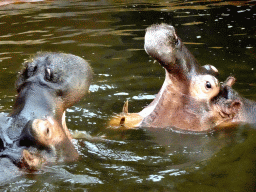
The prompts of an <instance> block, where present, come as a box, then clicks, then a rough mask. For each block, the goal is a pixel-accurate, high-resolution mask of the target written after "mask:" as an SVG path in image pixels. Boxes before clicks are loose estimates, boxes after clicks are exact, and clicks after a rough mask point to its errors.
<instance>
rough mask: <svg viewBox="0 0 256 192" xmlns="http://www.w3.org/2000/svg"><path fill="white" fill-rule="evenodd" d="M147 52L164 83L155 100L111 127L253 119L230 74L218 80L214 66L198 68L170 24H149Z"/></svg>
mask: <svg viewBox="0 0 256 192" xmlns="http://www.w3.org/2000/svg"><path fill="white" fill-rule="evenodd" d="M144 48H145V51H146V52H147V53H148V54H149V55H150V56H152V57H153V58H154V59H156V60H157V61H158V62H159V63H160V65H162V66H163V67H164V68H165V71H166V75H165V81H164V83H163V86H162V88H161V89H160V91H159V93H158V94H157V95H156V98H155V99H154V100H153V101H152V102H151V103H150V104H149V105H148V106H147V107H145V108H144V109H143V110H142V111H141V112H139V113H128V109H126V110H123V113H122V114H121V115H119V116H117V117H114V118H113V119H112V120H111V121H110V125H111V126H118V125H121V126H124V127H128V128H131V127H156V128H163V127H174V128H178V129H183V130H191V131H204V130H209V129H212V128H214V127H226V126H229V125H233V124H237V123H241V122H244V123H255V106H256V105H255V102H253V101H249V100H247V99H245V98H243V97H241V96H239V94H238V93H237V92H236V91H234V90H233V89H232V85H233V84H234V82H235V78H234V77H228V78H227V80H226V81H225V82H224V83H223V84H220V83H219V81H218V79H217V77H216V76H217V74H218V70H217V69H216V68H215V67H214V66H211V65H205V66H200V65H199V64H198V62H197V61H196V59H195V58H194V56H193V55H192V54H191V53H190V52H189V51H188V49H187V48H186V47H185V45H184V44H183V43H182V41H181V39H180V38H179V37H178V36H177V34H176V32H175V29H174V27H173V26H170V25H167V24H160V25H152V26H150V27H148V28H147V30H146V34H145V44H144Z"/></svg>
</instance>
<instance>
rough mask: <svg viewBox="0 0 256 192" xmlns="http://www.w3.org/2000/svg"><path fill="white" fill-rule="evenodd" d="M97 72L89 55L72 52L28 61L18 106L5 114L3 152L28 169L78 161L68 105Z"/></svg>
mask: <svg viewBox="0 0 256 192" xmlns="http://www.w3.org/2000/svg"><path fill="white" fill-rule="evenodd" d="M92 74H93V72H92V70H91V68H90V66H89V64H88V63H87V62H86V61H85V60H84V59H82V58H80V57H78V56H75V55H71V54H64V53H48V52H46V53H39V54H37V55H36V56H35V57H33V58H32V59H30V60H28V61H26V62H25V63H24V68H23V70H22V71H21V72H20V74H19V77H18V79H17V81H16V88H17V91H18V96H17V98H16V101H15V104H14V106H13V111H12V112H11V113H10V114H9V115H8V116H7V115H5V114H2V115H1V116H0V122H1V126H0V157H5V158H6V157H7V158H9V159H11V160H12V162H13V163H14V164H15V165H17V166H19V167H20V168H25V169H27V170H34V169H37V168H40V166H41V164H42V163H43V162H49V161H55V160H56V161H59V160H61V161H62V160H64V161H74V160H76V159H77V158H78V152H77V151H76V149H75V147H74V146H73V144H72V141H71V139H72V137H71V134H70V132H69V130H68V129H67V127H66V122H65V110H66V109H67V108H68V107H70V106H72V105H73V104H74V103H76V102H78V101H79V100H80V99H81V98H82V97H83V96H84V95H85V94H86V93H87V92H88V89H89V85H90V82H91V80H92Z"/></svg>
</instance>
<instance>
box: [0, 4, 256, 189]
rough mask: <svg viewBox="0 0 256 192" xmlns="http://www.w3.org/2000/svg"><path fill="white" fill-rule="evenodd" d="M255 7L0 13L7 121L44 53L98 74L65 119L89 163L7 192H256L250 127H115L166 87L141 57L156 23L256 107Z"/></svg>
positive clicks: (33, 8) (8, 8)
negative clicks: (19, 87) (24, 74)
mask: <svg viewBox="0 0 256 192" xmlns="http://www.w3.org/2000/svg"><path fill="white" fill-rule="evenodd" d="M254 4H255V3H254V2H253V1H179V0H176V1H169V2H167V1H155V0H150V1H139V3H138V1H129V2H123V1H103V0H102V1H86V0H73V1H58V0H57V1H47V0H45V1H43V2H37V3H23V4H9V5H5V6H0V18H1V21H0V26H1V32H0V77H1V82H0V88H1V90H0V92H1V94H0V107H1V111H3V112H9V111H10V110H11V107H12V105H13V101H14V99H15V95H16V91H15V89H14V86H13V85H14V82H15V79H16V74H17V71H19V69H20V68H21V66H20V64H21V63H22V62H23V61H24V60H25V59H28V58H29V57H30V55H33V54H34V53H36V52H37V51H61V52H67V53H73V54H75V55H78V56H81V57H83V58H85V59H86V60H88V61H89V62H90V63H91V66H92V68H93V69H94V73H95V76H94V82H93V84H92V86H91V87H90V91H91V93H90V94H89V95H88V97H87V98H84V99H83V100H82V101H81V102H80V103H79V104H77V105H76V106H73V107H71V108H70V109H68V111H67V123H68V127H69V129H71V130H72V131H73V132H74V133H76V132H77V133H80V136H77V139H75V140H74V142H75V145H76V147H77V149H78V151H79V153H80V157H81V159H80V160H79V161H78V162H76V163H73V164H64V165H49V167H46V168H45V169H43V170H41V171H40V172H38V173H36V174H25V175H22V176H20V177H14V178H13V177H11V179H13V180H11V181H10V182H9V181H8V183H2V189H5V190H13V191H15V190H38V189H41V190H80V189H91V190H94V191H117V190H119V191H139V190H141V191H153V190H155V191H172V190H176V191H193V190H194V191H209V190H216V189H218V190H223V191H232V190H233V191H235V190H238V191H243V190H244V189H246V190H247V191H253V190H254V189H253V186H254V184H255V179H254V175H255V173H254V172H255V171H254V167H255V165H254V162H255V156H254V154H255V150H254V148H255V142H254V141H255V138H254V135H255V130H254V129H253V128H252V127H246V126H241V127H234V128H231V129H229V130H225V131H217V130H215V131H213V132H210V133H200V134H192V133H184V132H180V131H177V130H175V128H170V129H161V130H159V129H139V130H113V129H108V127H107V122H108V120H109V118H110V117H111V116H113V114H115V113H119V112H121V110H122V106H123V103H124V102H125V101H126V100H127V99H128V100H129V110H130V112H138V111H141V109H142V108H143V107H144V106H145V105H147V104H149V103H150V102H151V100H152V99H153V98H154V97H155V94H156V93H157V92H158V91H159V89H160V87H161V86H162V83H163V80H164V71H163V69H162V68H161V67H160V66H159V65H158V64H157V63H154V62H153V61H152V58H149V57H148V55H147V54H146V53H145V51H144V49H143V46H144V45H143V44H144V33H145V32H144V30H145V28H146V27H147V26H149V25H151V24H154V23H162V22H166V23H169V24H172V25H174V26H175V28H176V30H177V33H178V34H179V36H180V37H181V38H182V40H183V41H184V42H185V43H186V46H187V47H188V48H189V50H191V52H192V53H193V54H194V55H195V56H196V58H197V59H198V61H199V62H200V63H201V64H202V65H204V64H212V65H214V66H215V67H217V68H218V70H219V71H220V77H219V78H220V80H224V79H226V77H227V76H229V75H230V74H234V75H235V76H236V78H237V79H238V80H237V81H238V83H236V84H235V89H236V90H238V91H239V92H240V93H242V94H243V95H244V96H246V97H248V98H250V99H254V100H255V99H256V90H255V89H254V88H255V84H254V81H255V79H254V77H255V60H256V52H255V37H256V36H255V35H256V34H255V31H256V30H255V26H254V25H253V24H252V23H255V17H256V15H255V5H254ZM81 133H83V134H81ZM1 173H3V171H2V172H1ZM246 186H247V188H246ZM249 186H252V187H251V188H249Z"/></svg>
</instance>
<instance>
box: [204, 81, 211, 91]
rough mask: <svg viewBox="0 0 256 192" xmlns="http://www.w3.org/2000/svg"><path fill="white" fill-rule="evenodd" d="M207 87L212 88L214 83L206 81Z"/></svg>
mask: <svg viewBox="0 0 256 192" xmlns="http://www.w3.org/2000/svg"><path fill="white" fill-rule="evenodd" d="M205 87H206V89H211V88H212V84H211V83H210V82H209V81H206V84H205Z"/></svg>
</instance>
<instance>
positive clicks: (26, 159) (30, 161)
mask: <svg viewBox="0 0 256 192" xmlns="http://www.w3.org/2000/svg"><path fill="white" fill-rule="evenodd" d="M22 155H23V159H22V165H21V168H25V169H27V170H28V171H35V170H38V169H40V167H41V166H42V159H41V158H40V157H37V156H36V155H33V154H31V153H30V152H29V151H28V150H26V149H24V150H23V152H22Z"/></svg>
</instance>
